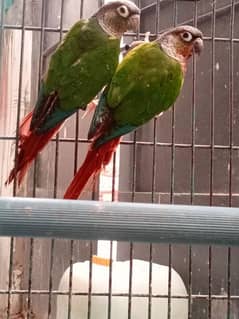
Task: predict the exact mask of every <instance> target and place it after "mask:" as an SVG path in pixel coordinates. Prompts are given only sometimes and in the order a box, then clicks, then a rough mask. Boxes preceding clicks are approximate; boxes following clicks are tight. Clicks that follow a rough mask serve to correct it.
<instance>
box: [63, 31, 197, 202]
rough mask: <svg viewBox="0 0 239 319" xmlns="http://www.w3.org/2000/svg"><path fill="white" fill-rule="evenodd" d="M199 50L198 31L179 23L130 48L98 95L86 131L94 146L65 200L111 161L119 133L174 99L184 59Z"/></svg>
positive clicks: (147, 117)
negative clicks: (110, 79)
mask: <svg viewBox="0 0 239 319" xmlns="http://www.w3.org/2000/svg"><path fill="white" fill-rule="evenodd" d="M202 48H203V40H202V33H201V31H200V30H198V29H196V28H194V27H191V26H180V27H177V28H174V29H170V30H169V31H167V32H164V33H162V34H161V35H160V36H159V37H158V39H157V40H155V41H153V42H149V43H143V44H140V45H139V46H137V47H135V48H134V49H132V50H131V51H129V53H128V54H127V55H126V57H125V58H124V59H123V61H122V62H121V64H119V65H118V67H117V69H116V72H115V74H114V76H113V78H112V81H111V83H110V85H108V86H107V87H106V88H105V90H104V91H103V93H102V95H101V98H100V101H99V103H98V105H97V108H96V110H95V114H94V117H93V120H92V123H91V127H90V130H89V134H88V135H89V138H90V139H92V140H93V141H92V144H91V146H90V149H89V151H88V154H87V156H86V158H85V161H84V163H83V165H82V166H81V167H80V169H79V170H78V172H77V174H76V175H75V177H74V179H73V181H72V182H71V184H70V186H69V187H68V189H67V191H66V193H65V195H64V198H67V199H76V198H77V197H78V196H79V195H80V193H81V191H82V190H83V188H84V186H85V185H86V183H87V181H88V180H89V178H90V177H91V176H92V175H94V174H96V173H98V172H99V171H100V170H101V168H102V167H104V166H105V165H107V164H108V163H109V161H110V159H111V157H112V154H113V153H114V151H115V149H116V147H117V145H118V144H119V142H120V137H121V136H122V135H124V134H127V133H129V132H132V131H134V130H135V129H136V128H137V127H139V126H140V125H142V124H144V123H146V122H148V121H149V120H151V119H152V118H153V117H154V116H156V115H158V114H160V113H161V112H163V111H165V110H167V109H168V108H169V107H170V106H171V105H172V104H173V103H174V102H175V101H176V99H177V97H178V95H179V93H180V91H181V88H182V85H183V81H184V76H185V72H186V65H187V62H188V60H189V58H190V57H191V56H192V54H193V52H195V53H198V54H199V53H200V52H201V51H202Z"/></svg>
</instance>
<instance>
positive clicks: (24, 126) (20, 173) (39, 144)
mask: <svg viewBox="0 0 239 319" xmlns="http://www.w3.org/2000/svg"><path fill="white" fill-rule="evenodd" d="M32 115H33V113H32V112H30V113H29V114H27V115H26V116H25V118H24V119H23V121H22V123H21V124H20V128H19V137H18V138H19V144H18V149H19V150H18V156H17V161H16V163H15V166H14V167H13V169H12V170H11V172H10V174H9V177H8V179H7V181H6V183H5V184H6V185H8V184H10V183H11V182H12V181H13V180H14V179H15V178H16V179H17V183H18V185H20V184H21V182H22V179H23V177H24V176H25V174H26V172H27V169H28V168H29V166H30V164H31V162H32V161H33V160H34V159H35V158H36V157H37V155H38V153H39V152H40V151H41V150H42V149H43V148H44V147H45V145H46V144H47V143H48V142H49V140H50V139H51V138H52V137H53V136H54V135H55V134H56V133H57V132H58V131H59V129H60V127H61V125H62V123H61V124H59V125H57V126H56V127H54V128H53V129H51V130H49V131H48V132H47V133H44V134H36V133H34V132H33V131H31V130H30V124H31V120H32Z"/></svg>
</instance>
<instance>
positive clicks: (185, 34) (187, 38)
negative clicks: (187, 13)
mask: <svg viewBox="0 0 239 319" xmlns="http://www.w3.org/2000/svg"><path fill="white" fill-rule="evenodd" d="M181 38H182V39H183V41H185V42H190V41H192V39H193V36H192V34H191V33H190V32H187V31H185V32H182V33H181Z"/></svg>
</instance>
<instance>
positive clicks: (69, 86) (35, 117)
mask: <svg viewBox="0 0 239 319" xmlns="http://www.w3.org/2000/svg"><path fill="white" fill-rule="evenodd" d="M139 18H140V10H139V8H138V7H137V6H136V5H135V4H134V3H133V2H131V1H128V0H117V1H111V2H108V3H107V4H105V5H104V6H103V7H101V8H100V9H99V10H98V12H96V14H95V15H93V16H92V17H91V18H90V19H88V20H80V21H79V22H77V23H76V24H75V25H74V26H73V27H72V28H71V29H70V31H69V32H68V33H67V35H66V37H65V38H64V39H63V41H62V43H61V44H60V45H59V46H58V47H57V49H56V51H55V53H54V54H53V55H52V57H51V61H50V64H49V69H48V72H47V74H46V76H45V77H44V79H43V80H42V83H41V89H40V92H39V96H38V100H37V102H36V105H35V108H34V110H33V112H31V113H29V114H28V115H27V116H26V117H25V118H24V119H23V121H22V123H21V125H20V128H19V132H18V135H19V145H18V147H19V150H18V156H17V158H16V163H15V167H14V168H13V169H12V171H11V172H10V175H9V177H8V180H7V182H6V183H10V182H11V181H12V180H13V179H15V178H16V179H17V181H18V184H20V183H21V181H22V179H23V177H24V175H25V173H26V171H27V169H28V167H29V165H30V164H31V162H32V161H33V160H34V159H35V158H36V156H37V154H38V153H39V152H40V151H41V150H42V149H43V148H44V146H45V145H46V144H47V143H48V142H49V140H50V139H51V138H52V137H53V136H54V135H55V134H56V133H57V132H58V131H59V129H60V127H61V125H62V123H63V122H64V120H65V119H66V118H68V117H69V116H70V115H72V114H73V113H75V112H76V111H77V110H78V109H83V110H85V108H86V106H87V104H88V103H89V102H90V101H91V100H92V99H94V97H95V96H96V95H97V94H98V93H99V92H100V91H101V90H102V88H103V87H104V86H105V85H107V84H108V83H110V81H111V79H112V76H113V74H114V73H115V69H116V67H117V65H118V59H119V53H120V38H121V36H122V35H123V33H124V32H125V31H127V30H134V31H137V30H138V27H139Z"/></svg>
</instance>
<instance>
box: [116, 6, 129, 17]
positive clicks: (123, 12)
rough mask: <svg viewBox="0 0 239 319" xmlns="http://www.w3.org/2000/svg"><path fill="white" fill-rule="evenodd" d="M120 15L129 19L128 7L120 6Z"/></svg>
mask: <svg viewBox="0 0 239 319" xmlns="http://www.w3.org/2000/svg"><path fill="white" fill-rule="evenodd" d="M117 11H118V13H119V15H120V16H121V17H123V18H128V16H129V9H128V8H127V7H126V6H120V7H119V8H118V9H117Z"/></svg>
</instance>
